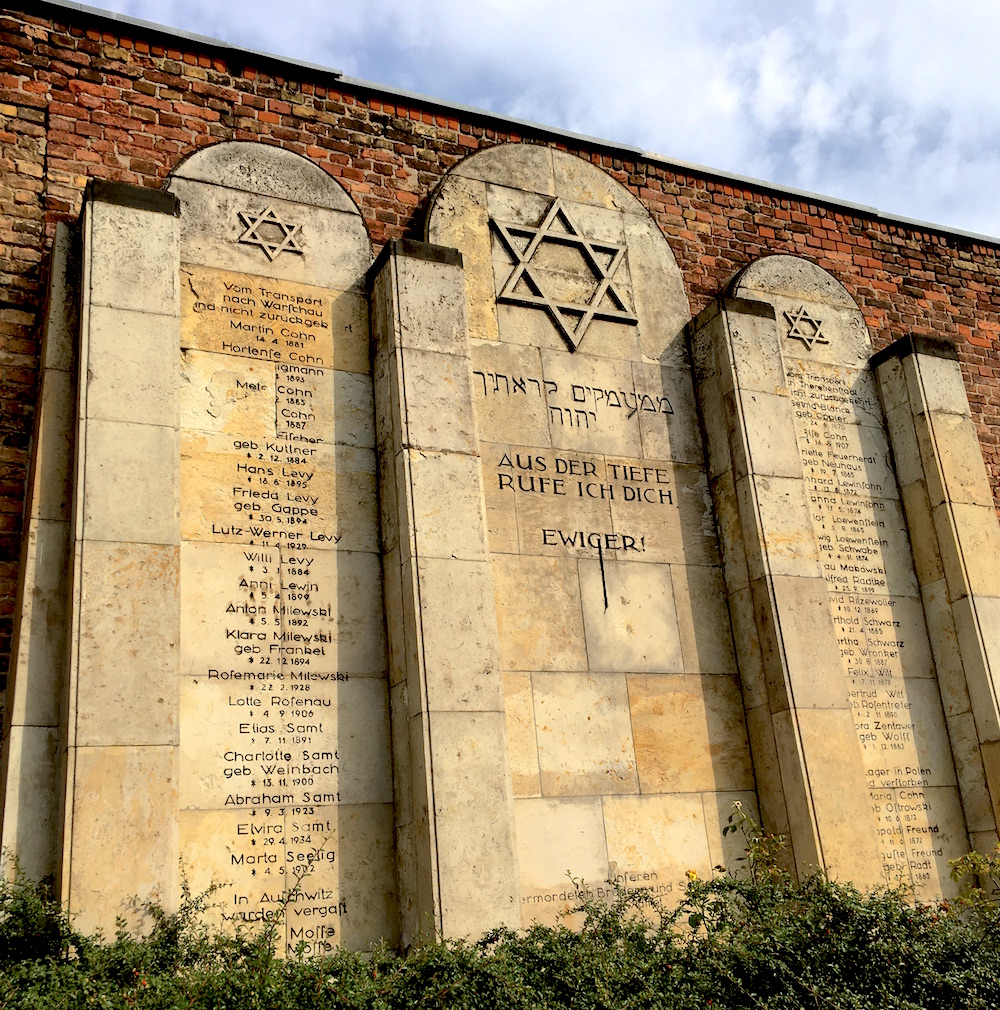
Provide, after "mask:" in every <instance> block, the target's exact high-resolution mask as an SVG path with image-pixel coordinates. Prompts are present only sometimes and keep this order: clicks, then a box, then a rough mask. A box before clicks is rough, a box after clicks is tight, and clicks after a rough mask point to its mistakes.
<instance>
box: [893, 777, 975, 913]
mask: <svg viewBox="0 0 1000 1010" xmlns="http://www.w3.org/2000/svg"><path fill="white" fill-rule="evenodd" d="M925 805H926V806H927V807H929V808H930V809H928V810H924V809H922V808H923V807H924V806H925ZM900 808H901V816H902V818H903V837H904V839H905V844H906V853H907V856H908V858H909V863H910V872H911V873H912V875H913V896H914V898H915V899H916V900H917V901H933V900H934V899H936V898H938V897H944V898H954V897H955V895H956V894H958V892H959V885H958V883H957V882H955V881H954V880H952V879H951V867H950V866H949V860H950V859H951V858H953V856H952V853H963V852H968V851H969V836H968V835H967V834H966V831H965V822H964V820H963V817H962V807H961V803H960V802H959V798H958V791H957V790H956V789H947V788H937V789H933V788H932V789H925V790H924V802H913V803H909V804H906V802H905V800H904V801H901V803H900Z"/></svg>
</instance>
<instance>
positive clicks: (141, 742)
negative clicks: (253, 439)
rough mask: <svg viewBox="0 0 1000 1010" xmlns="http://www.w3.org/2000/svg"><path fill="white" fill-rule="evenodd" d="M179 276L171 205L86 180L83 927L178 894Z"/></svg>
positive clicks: (78, 778)
mask: <svg viewBox="0 0 1000 1010" xmlns="http://www.w3.org/2000/svg"><path fill="white" fill-rule="evenodd" d="M178 268H179V227H178V203H177V198H176V197H175V196H173V195H171V194H167V193H160V192H150V191H149V190H143V189H138V188H135V187H131V186H125V185H121V184H109V183H93V184H92V185H91V188H90V189H89V191H88V195H87V201H86V204H85V208H84V214H83V282H82V303H81V321H80V350H79V380H78V382H79V396H78V404H77V417H76V460H75V468H74V487H73V516H72V526H73V533H72V543H73V569H72V580H71V590H70V593H71V596H70V609H71V613H70V619H69V622H68V624H69V629H70V631H69V649H68V651H69V676H68V681H67V687H68V689H67V694H66V707H67V717H66V722H65V725H66V727H67V740H66V765H67V767H66V779H65V781H66V796H65V827H64V832H63V854H62V879H61V884H62V893H63V897H64V899H65V900H66V901H67V902H68V904H69V908H70V911H71V912H79V913H80V920H79V924H80V926H81V927H82V928H84V929H87V928H90V927H92V926H93V925H96V924H100V925H102V926H104V927H105V928H107V927H108V926H109V924H111V923H113V922H114V919H115V916H116V915H119V914H123V913H125V912H126V911H127V909H128V903H129V901H130V899H132V898H138V899H139V900H140V901H142V900H144V899H155V900H157V901H159V902H161V903H162V904H163V905H164V906H165V907H167V908H171V907H173V906H174V905H175V903H176V897H177V893H176V892H177V870H176V867H177V860H178V846H177V759H178V754H177V745H178V724H177V723H178V720H177V697H178V673H179V670H178V658H177V656H178V652H177V635H178V625H179V597H178V571H179V543H180V528H179V518H178V515H179V511H178V503H179V497H178V496H179V467H180V443H179V417H178V390H179V384H180V377H179V363H180V354H179V333H180V329H179V312H180V299H179V280H178ZM98 839H99V840H100V841H99V842H98V841H97V840H98Z"/></svg>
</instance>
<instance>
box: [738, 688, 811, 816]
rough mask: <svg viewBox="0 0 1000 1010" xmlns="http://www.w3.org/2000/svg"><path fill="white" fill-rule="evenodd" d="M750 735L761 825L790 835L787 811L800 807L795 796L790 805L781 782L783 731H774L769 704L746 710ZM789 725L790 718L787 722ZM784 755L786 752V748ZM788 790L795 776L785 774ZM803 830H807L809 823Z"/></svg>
mask: <svg viewBox="0 0 1000 1010" xmlns="http://www.w3.org/2000/svg"><path fill="white" fill-rule="evenodd" d="M746 717H747V736H748V738H749V740H750V753H751V754H752V755H753V768H754V778H755V780H756V782H757V795H758V801H759V803H760V815H761V825H762V826H763V828H764V830H765V831H772V832H774V833H776V834H784V835H788V834H790V827H789V818H788V810H789V808H792V809H796V810H798V809H799V808H800V807H799V804H798V803H797V802H796V798H795V796H794V795H792V797H791V799H790V802H787V803H786V800H785V785H784V783H783V782H782V770H781V764H780V759H779V754H778V745H777V737H778V733H779V732H780V731H781V729H783V727H779V730H778V731H776V730H775V728H774V724H773V720H772V715H771V712H770V711H769V708H768V706H767V705H766V704H764V705H757V706H756V707H754V708H747V710H746ZM782 718H784V717H782ZM784 722H785V725H787V724H788V721H787V719H785V720H784ZM782 753H785V751H784V748H783V750H782ZM785 778H786V779H787V780H788V784H789V788H792V787H793V786H794V785H795V784H796V781H795V778H794V776H792V775H786V776H785ZM804 827H805V828H806V829H807V830H808V829H809V823H808V821H806V822H805V824H804Z"/></svg>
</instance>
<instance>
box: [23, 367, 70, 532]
mask: <svg viewBox="0 0 1000 1010" xmlns="http://www.w3.org/2000/svg"><path fill="white" fill-rule="evenodd" d="M37 409H38V411H39V412H40V417H39V421H38V427H37V430H36V433H35V439H36V444H35V450H34V457H35V459H34V467H33V470H32V478H31V499H30V501H29V502H28V514H29V515H30V516H32V517H33V518H36V519H52V520H57V521H68V520H69V518H70V509H71V505H72V501H73V467H72V462H73V439H74V427H75V425H74V421H75V418H74V412H75V409H76V382H75V376H74V375H73V374H72V373H70V372H63V371H58V370H56V369H54V368H50V369H46V371H45V372H44V373H43V376H42V380H41V399H40V402H39V404H38V408H37Z"/></svg>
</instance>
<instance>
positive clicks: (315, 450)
mask: <svg viewBox="0 0 1000 1010" xmlns="http://www.w3.org/2000/svg"><path fill="white" fill-rule="evenodd" d="M252 441H256V442H257V444H258V448H256V449H254V448H252V447H251V448H246V447H245V442H246V440H245V439H241V438H239V437H235V438H234V437H233V436H231V435H225V434H214V433H198V432H190V431H188V432H184V433H183V435H182V440H181V459H180V471H181V475H180V477H181V495H182V496H183V498H184V501H185V509H184V516H183V521H182V525H181V536H182V537H183V538H184V539H185V540H215V541H219V542H235V543H247V544H249V543H251V542H253V543H254V544H255V545H256V546H265V547H267V546H276V545H277V544H279V543H288V544H294V545H300V544H301V545H315V546H317V547H320V548H331V547H338V548H340V549H341V550H352V551H370V552H375V551H377V550H378V548H379V538H378V528H377V526H378V519H377V517H378V507H377V501H378V499H377V494H376V488H375V483H376V477H375V453H374V452H373V451H372V450H371V449H365V448H359V447H355V446H346V445H344V446H328V445H313V446H298V445H295V446H292V445H289V446H288V447H287V448H284V449H282V450H280V451H278V452H276V453H270V452H268V453H263V452H261V449H262V448H264V447H265V446H264V445H262V444H261V443H260V440H252ZM305 453H307V454H305ZM261 456H264V457H265V458H260V457H261ZM265 515H266V516H269V517H270V518H268V519H265V518H263V517H264V516H265Z"/></svg>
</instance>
